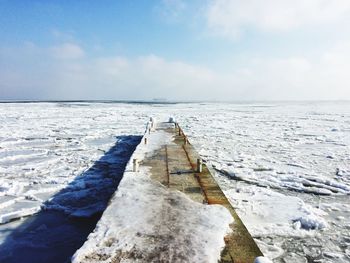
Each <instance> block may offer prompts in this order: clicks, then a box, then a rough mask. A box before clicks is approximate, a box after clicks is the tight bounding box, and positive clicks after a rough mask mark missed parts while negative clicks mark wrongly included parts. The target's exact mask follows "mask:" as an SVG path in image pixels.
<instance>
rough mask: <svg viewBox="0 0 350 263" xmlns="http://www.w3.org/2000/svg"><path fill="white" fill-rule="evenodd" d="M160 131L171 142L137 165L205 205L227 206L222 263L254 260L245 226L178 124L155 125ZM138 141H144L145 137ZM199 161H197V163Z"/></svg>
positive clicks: (253, 247)
mask: <svg viewBox="0 0 350 263" xmlns="http://www.w3.org/2000/svg"><path fill="white" fill-rule="evenodd" d="M159 130H163V131H165V132H167V133H169V134H171V135H172V136H173V138H174V140H173V143H172V144H169V145H163V146H162V147H161V149H160V150H158V151H156V153H155V154H154V155H152V156H149V157H146V158H145V159H144V160H143V161H142V163H141V164H140V165H145V166H148V167H151V177H152V179H154V180H157V181H159V182H161V183H162V184H163V185H165V186H166V187H169V188H170V189H173V190H178V191H181V192H183V193H185V194H186V195H187V196H188V197H190V198H191V199H192V200H193V201H196V202H200V203H205V204H208V205H213V204H219V205H222V206H224V207H226V208H227V209H228V210H229V211H230V213H231V215H232V216H233V218H234V222H233V223H232V224H231V228H232V230H233V231H232V234H230V235H228V236H226V237H225V244H226V246H225V248H224V250H223V251H222V253H221V262H235V263H237V262H254V259H255V258H256V257H258V256H262V253H261V251H260V249H259V248H258V246H257V245H256V243H255V241H254V240H253V238H252V237H251V235H250V234H249V232H248V230H247V228H246V227H245V226H244V224H243V222H242V221H241V219H240V218H239V216H238V215H237V213H236V212H235V210H234V208H233V207H232V205H231V204H230V203H229V201H228V199H227V198H226V196H225V195H224V193H223V192H222V190H221V189H220V187H219V186H218V184H217V182H216V181H215V179H214V178H213V176H212V174H211V173H210V171H209V170H208V168H207V166H206V165H205V163H203V164H202V165H201V166H202V167H201V169H200V170H201V171H200V172H199V169H197V168H198V167H197V166H198V165H200V162H201V161H200V157H199V155H198V153H197V152H196V150H195V149H194V147H193V146H192V145H191V144H190V142H189V141H188V139H187V136H186V135H185V134H184V132H183V131H182V129H181V128H180V126H179V125H177V124H175V123H174V126H173V127H171V126H170V127H169V125H161V124H160V125H157V126H155V131H152V132H156V131H159ZM145 138H146V139H144V141H143V142H141V143H145V142H146V143H147V136H145ZM198 162H199V164H198Z"/></svg>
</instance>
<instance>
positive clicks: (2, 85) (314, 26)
mask: <svg viewBox="0 0 350 263" xmlns="http://www.w3.org/2000/svg"><path fill="white" fill-rule="evenodd" d="M80 99H81V100H84V99H87V100H89V99H90V100H99V99H102V100H151V99H168V100H213V101H214V100H215V101H237V100H350V1H349V0H188V1H185V0H100V1H95V0H81V1H79V0H76V1H68V0H60V1H55V0H50V1H47V0H31V1H27V0H22V1H21V0H0V100H80Z"/></svg>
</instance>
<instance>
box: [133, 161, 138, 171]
mask: <svg viewBox="0 0 350 263" xmlns="http://www.w3.org/2000/svg"><path fill="white" fill-rule="evenodd" d="M132 163H133V166H132V167H133V168H132V171H133V172H138V170H139V162H138V161H137V159H134V160H132Z"/></svg>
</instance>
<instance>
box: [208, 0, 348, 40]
mask: <svg viewBox="0 0 350 263" xmlns="http://www.w3.org/2000/svg"><path fill="white" fill-rule="evenodd" d="M349 17H350V1H349V0H212V1H210V2H209V5H208V7H207V13H206V19H207V25H208V27H209V29H210V30H211V32H213V33H214V34H218V35H222V36H225V37H230V38H236V37H237V36H239V35H240V34H241V33H242V31H244V30H246V29H256V30H259V31H263V32H283V31H289V30H294V29H298V28H302V27H310V26H323V25H329V24H332V23H336V22H339V21H342V20H344V19H345V20H346V19H349Z"/></svg>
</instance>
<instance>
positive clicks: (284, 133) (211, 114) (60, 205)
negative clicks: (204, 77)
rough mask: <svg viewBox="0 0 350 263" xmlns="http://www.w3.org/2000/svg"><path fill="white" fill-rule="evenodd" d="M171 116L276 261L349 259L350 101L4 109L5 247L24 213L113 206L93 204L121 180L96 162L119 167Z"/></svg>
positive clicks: (0, 218)
mask: <svg viewBox="0 0 350 263" xmlns="http://www.w3.org/2000/svg"><path fill="white" fill-rule="evenodd" d="M170 115H172V116H175V117H176V119H177V121H178V122H179V124H180V126H181V127H182V128H183V130H184V132H185V133H186V134H187V135H188V136H189V140H190V142H191V143H192V144H193V145H194V146H195V147H196V149H197V150H198V151H199V153H200V154H201V156H202V157H203V159H204V160H205V161H206V162H207V164H209V165H210V167H212V168H211V169H212V171H213V173H214V175H215V176H216V178H217V180H218V182H219V184H220V185H221V187H222V188H223V190H224V191H225V194H226V195H227V196H228V198H229V199H230V201H231V202H232V204H233V206H234V207H235V208H236V210H237V212H238V214H239V215H240V216H241V218H242V220H243V222H244V223H245V224H246V226H247V228H248V229H249V231H250V233H251V234H252V235H253V237H254V238H255V240H256V241H257V243H258V245H259V247H260V248H261V249H262V251H263V252H264V254H266V255H267V256H268V257H269V258H272V259H273V260H274V262H310V261H312V260H319V261H317V262H349V260H350V199H349V197H350V103H348V102H332V103H331V102H303V103H291V102H290V103H286V102H283V103H282V102H274V103H179V104H128V103H84V102H82V103H1V104H0V123H1V129H0V175H1V176H0V223H1V225H0V230H1V232H0V250H1V246H2V243H4V242H5V241H6V240H8V237H9V236H10V235H11V232H12V230H13V229H16V228H17V227H18V226H20V225H21V222H22V221H23V219H22V220H19V219H20V218H21V217H24V216H29V215H32V214H34V213H37V212H38V211H42V210H52V211H58V212H60V213H63V214H65V215H67V216H70V217H78V218H79V217H90V216H91V215H93V214H95V213H96V212H101V211H103V210H104V209H105V205H104V201H100V202H99V201H98V200H97V201H96V200H95V202H94V203H93V204H92V203H91V198H92V199H96V198H97V199H98V198H99V196H100V194H97V193H99V190H101V189H106V192H107V193H106V194H110V193H108V192H112V191H114V190H112V189H111V188H110V185H111V184H113V182H114V178H108V177H101V176H96V174H95V173H94V171H95V170H94V169H91V167H94V166H96V162H97V163H98V164H99V165H100V166H106V165H107V166H108V169H114V168H115V169H118V167H114V165H115V164H114V163H113V156H114V155H116V154H119V155H121V156H123V153H122V152H123V149H124V148H126V147H127V146H128V145H129V144H131V143H132V142H136V141H137V137H136V136H140V135H142V134H143V132H144V128H145V123H146V122H147V121H148V119H149V117H150V116H155V117H156V118H157V119H159V120H167V118H168V117H169V116H170ZM128 136H135V137H128ZM118 145H119V146H120V147H119V148H118V149H117V151H119V152H117V153H115V152H113V154H112V155H111V154H109V155H107V154H106V153H109V152H110V150H111V149H113V147H114V146H118ZM120 151H121V152H120ZM125 156H126V155H125ZM98 167H99V166H98ZM98 167H97V168H98ZM97 168H96V169H97ZM58 193H59V194H58ZM72 200H73V201H72ZM74 200H77V201H76V202H74ZM81 200H85V201H84V202H81ZM16 219H18V220H16ZM43 227H44V226H43ZM41 230H42V229H41ZM38 231H40V229H39V230H38ZM28 242H29V241H28ZM30 242H31V245H32V246H35V238H34V239H33V240H30Z"/></svg>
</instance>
